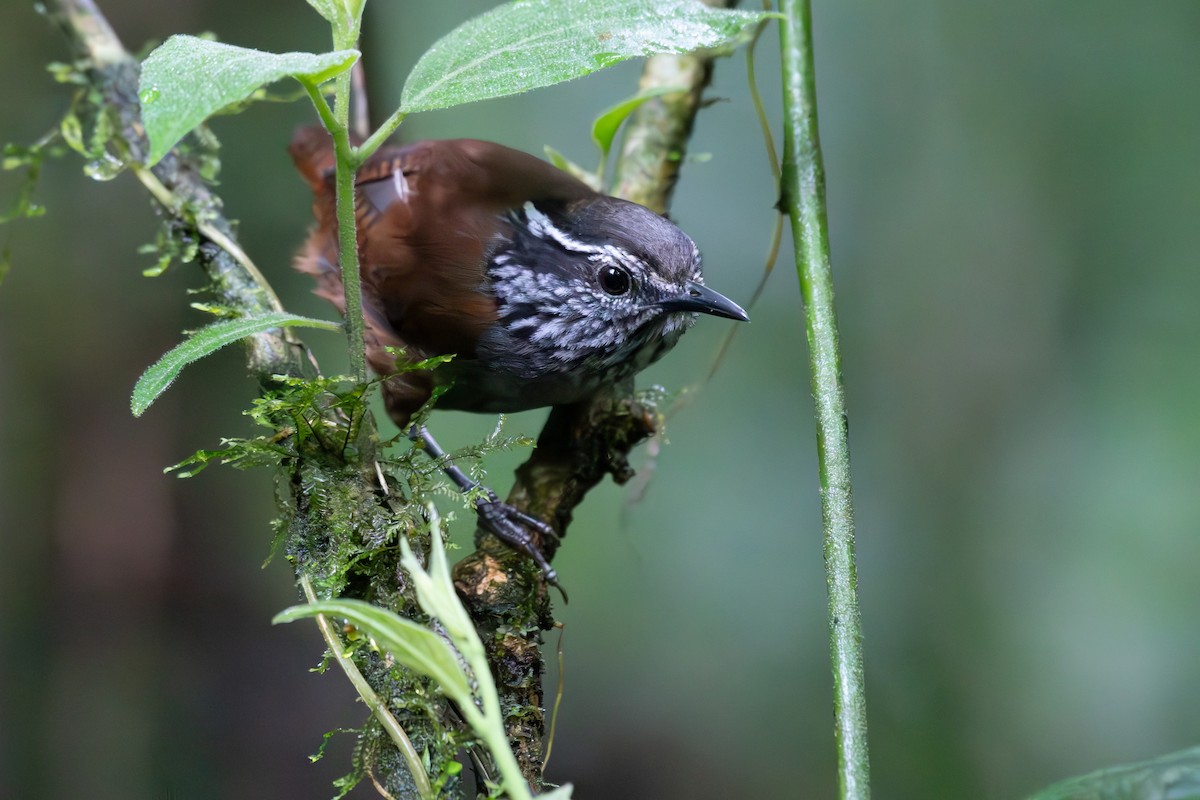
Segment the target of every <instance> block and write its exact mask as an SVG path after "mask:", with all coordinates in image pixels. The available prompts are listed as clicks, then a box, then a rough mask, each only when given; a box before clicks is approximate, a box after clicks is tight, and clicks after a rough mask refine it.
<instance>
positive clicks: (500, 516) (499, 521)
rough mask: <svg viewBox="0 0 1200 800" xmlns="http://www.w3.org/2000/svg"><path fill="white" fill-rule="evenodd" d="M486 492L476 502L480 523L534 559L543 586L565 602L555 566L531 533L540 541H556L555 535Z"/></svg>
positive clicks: (537, 521)
mask: <svg viewBox="0 0 1200 800" xmlns="http://www.w3.org/2000/svg"><path fill="white" fill-rule="evenodd" d="M486 492H487V498H486V499H484V498H480V499H479V500H476V501H475V510H476V512H477V513H478V514H479V523H480V524H481V525H482V526H483V527H484V528H486V529H487V530H488V531H490V532H491V533H492V534H494V535H495V537H496V538H497V539H499V540H500V541H502V542H504V543H505V544H506V545H508V546H509V547H511V548H512V549H514V550H516V551H517V552H518V553H524V554H525V555H527V556H529V557H530V558H531V559H533V563H535V564H537V565H538V568H539V569H541V571H542V576H543V577H544V578H545V580H546V583H548V584H550V585H551V586H553V587H554V588H555V589H558V591H559V593H560V594H562V596H563V602H564V603H566V602H568V600H567V593H566V592H565V591H564V590H563V588H562V585H561V584H559V582H558V573H557V572H556V571H555V570H554V567H552V566H550V562H549V561H548V560H547V559H546V556H545V554H544V553H543V552H542V550H541V548H540V547H539V546H538V542H537V540H536V539H535V538H534V536H533V533H534V532H536V533H537V534H538V535H539V536H540V538H541V539H542V540H546V539H550V540H553V541H555V542H557V541H559V538H558V533H557V532H556V531H555V530H554V528H551V527H550V526H549V525H547V524H546V523H545V522H543V521H542V520H540V519H538V518H537V517H534V516H531V515H530V514H526V513H525V512H524V511H522V510H520V509H519V508H517V507H516V506H510V505H509V504H508V503H503V502H501V501H500V498H498V497H497V496H496V493H495V492H493V491H492V490H490V489H486Z"/></svg>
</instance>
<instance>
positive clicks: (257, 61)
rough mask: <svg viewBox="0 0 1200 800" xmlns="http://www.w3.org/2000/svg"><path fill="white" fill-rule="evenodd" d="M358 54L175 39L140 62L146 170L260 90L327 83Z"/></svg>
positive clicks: (350, 51) (348, 65) (140, 95)
mask: <svg viewBox="0 0 1200 800" xmlns="http://www.w3.org/2000/svg"><path fill="white" fill-rule="evenodd" d="M318 10H319V9H318ZM358 56H359V53H358V51H357V50H338V51H335V52H332V53H321V54H319V55H318V54H315V53H264V52H262V51H261V50H251V49H248V48H245V47H234V46H233V45H228V44H221V43H220V42H210V41H208V40H207V39H198V38H196V37H195V36H172V37H171V38H170V39H167V41H165V42H163V43H162V44H161V45H160V46H159V47H157V48H156V49H155V50H154V52H153V53H151V54H150V55H149V56H147V57H146V60H145V61H144V62H142V76H141V80H140V81H139V83H138V98H139V99H140V100H141V103H142V123H143V124H144V125H145V127H146V136H147V137H148V138H149V139H150V152H149V154H148V155H147V157H146V166H152V165H154V164H156V163H157V162H158V161H159V159H161V158H162V157H163V156H164V155H166V154H167V151H169V150H170V149H171V148H172V147H173V146H174V145H175V144H176V142H178V141H179V140H180V139H182V138H183V137H184V136H185V135H186V134H187V133H188V132H189V131H191V130H192V129H193V128H195V127H196V126H197V125H199V124H200V123H201V122H204V120H206V119H207V118H208V117H210V116H212V115H213V114H215V113H216V112H218V111H220V110H221V109H223V108H225V107H226V106H229V105H231V104H233V103H238V102H241V101H242V100H245V99H246V98H247V97H249V96H250V95H251V94H252V93H254V92H255V91H256V90H257V89H259V88H260V87H262V86H265V85H267V84H268V83H274V82H275V81H277V80H280V79H281V78H286V77H289V76H290V77H293V78H296V79H297V80H301V81H306V82H308V83H313V84H320V83H324V82H325V81H327V80H329V79H330V78H332V77H334V76H335V75H338V74H340V73H342V72H344V71H346V70H348V69H350V67H351V66H353V65H354V62H355V61H357V60H358Z"/></svg>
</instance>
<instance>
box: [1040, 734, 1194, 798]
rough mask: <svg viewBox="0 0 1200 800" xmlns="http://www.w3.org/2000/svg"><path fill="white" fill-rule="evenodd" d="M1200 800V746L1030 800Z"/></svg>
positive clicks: (1065, 784) (1085, 778)
mask: <svg viewBox="0 0 1200 800" xmlns="http://www.w3.org/2000/svg"><path fill="white" fill-rule="evenodd" d="M1166 798H1170V800H1200V747H1193V748H1191V749H1190V750H1182V751H1180V752H1178V753H1171V754H1170V755H1165V756H1160V757H1158V758H1154V759H1151V760H1149V761H1140V762H1137V763H1135V764H1125V765H1123V766H1119V767H1109V768H1108V769H1102V770H1099V771H1097V772H1092V773H1089V774H1087V775H1081V776H1079V777H1077V778H1070V779H1068V780H1065V781H1061V782H1059V783H1056V784H1054V785H1053V786H1050V787H1048V788H1046V789H1043V790H1042V791H1040V792H1038V793H1037V794H1035V795H1033V797H1031V798H1030V799H1029V800H1165V799H1166Z"/></svg>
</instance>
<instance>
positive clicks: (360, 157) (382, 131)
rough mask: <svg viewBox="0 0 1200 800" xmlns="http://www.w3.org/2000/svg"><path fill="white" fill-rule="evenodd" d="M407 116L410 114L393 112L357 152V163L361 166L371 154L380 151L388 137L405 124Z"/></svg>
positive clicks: (398, 111)
mask: <svg viewBox="0 0 1200 800" xmlns="http://www.w3.org/2000/svg"><path fill="white" fill-rule="evenodd" d="M407 116H408V114H406V113H405V112H403V111H401V110H400V109H398V108H397V109H396V110H395V111H393V112H392V115H391V116H390V117H388V118H387V119H386V120H385V121H384V123H383V124H382V125H380V126H379V128H378V129H377V130H376V131H375V132H374V133H372V134H371V135H370V136H368V137H367V140H366V141H365V142H363V143H362V145H361V146H359V147H358V148H357V149H356V150H355V153H354V155H355V159H356V160H357V163H359V164H361V163H363V162H364V161H366V160H367V159H368V158H370V157H371V154H373V153H374V152H375V151H376V150H378V149H379V146H380V145H381V144H383V143H384V142H386V141H387V139H388V137H389V136H391V135H392V134H393V133H395V132H396V128H399V127H400V123H401V122H404V118H405V117H407Z"/></svg>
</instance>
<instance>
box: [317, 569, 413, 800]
mask: <svg viewBox="0 0 1200 800" xmlns="http://www.w3.org/2000/svg"><path fill="white" fill-rule="evenodd" d="M300 590H301V591H302V592H304V599H305V600H307V601H308V602H310V603H315V602H317V594H316V592H314V591H313V585H312V580H311V579H310V578H309V577H308V576H307V575H301V576H300ZM317 628H318V629H320V631H321V636H322V637H324V639H325V645H326V646H327V647H328V648H329V653H330V655H332V656H333V659H334V660H335V661H336V662H337V664H338V666H339V667H341V668H342V672H344V673H346V677H347V678H348V679H349V680H350V684H351V685H352V686H353V687H354V689H355V691H357V692H358V696H359V697H361V698H362V701H363V702H364V703H365V704H366V706H367V708H369V709H370V710H371V713H372V714H373V715H375V719H376V720H377V721H378V722H379V724H380V726H382V727H383V729H384V730H385V731H386V732H387V735H388V738H390V739H391V740H392V743H393V744H395V745H396V749H397V750H399V751H400V755H401V756H403V757H404V763H405V764H407V765H408V771H409V774H411V775H412V779H413V783H414V784H416V787H417V793H418V794H419V795H420V796H421V800H434V797H435V795H434V793H433V786H432V785H430V783H429V774H428V773H427V772H426V771H425V765H424V764H422V763H421V756H420V755H418V753H417V750H416V748H415V747H413V743H412V741H411V740H410V739H409V738H408V734H406V733H405V732H404V728H402V727H401V726H400V723H399V722H398V721H397V720H396V718H395V717H394V716H392V712H390V711H388V709H387V706H386V705H384V703H383V701H382V700H380V699H379V695H378V694H376V693H375V690H374V689H372V688H371V684H369V683H367V679H366V678H364V677H363V674H362V673H361V672H360V671H359V669H358V666H357V665H356V664H355V663H354V659H352V658H350V656H349V655H347V653H346V647H345V645H344V644H342V638H341V637H340V636H338V634H337V631H335V630H334V628H333V623H331V622H330V621H329V620H328V618H326V617H325V615H324V614H318V615H317Z"/></svg>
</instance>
